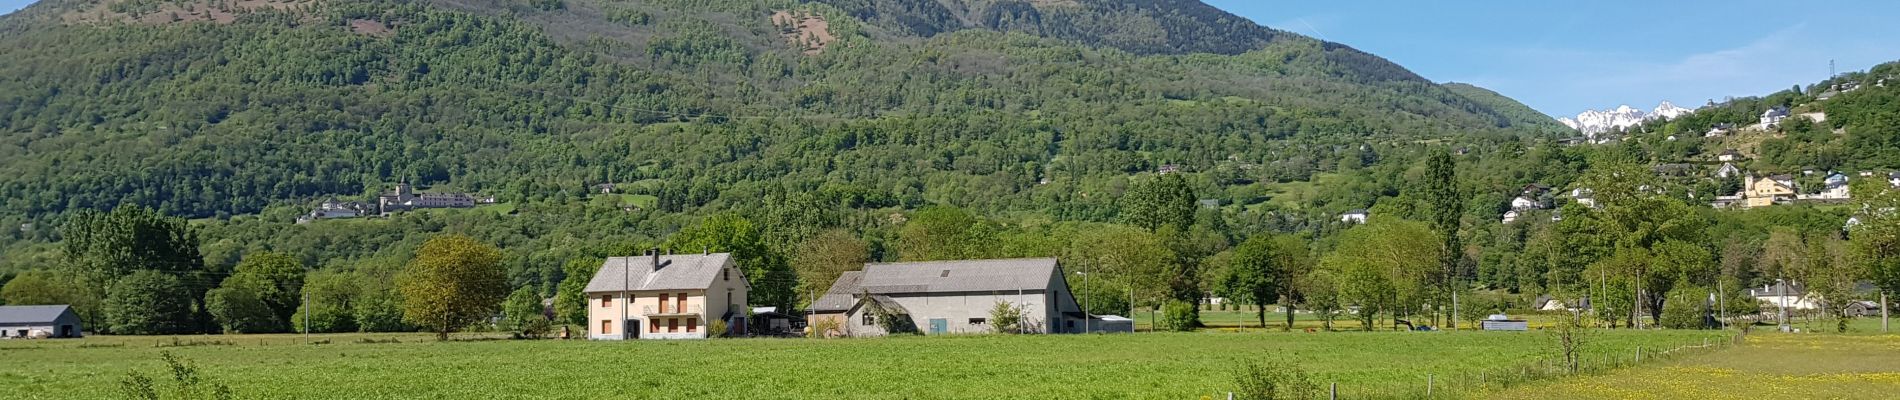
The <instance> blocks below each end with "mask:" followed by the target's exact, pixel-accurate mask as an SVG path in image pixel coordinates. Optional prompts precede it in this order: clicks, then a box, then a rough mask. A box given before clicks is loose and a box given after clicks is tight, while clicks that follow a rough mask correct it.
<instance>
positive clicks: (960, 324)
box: [812, 258, 1129, 336]
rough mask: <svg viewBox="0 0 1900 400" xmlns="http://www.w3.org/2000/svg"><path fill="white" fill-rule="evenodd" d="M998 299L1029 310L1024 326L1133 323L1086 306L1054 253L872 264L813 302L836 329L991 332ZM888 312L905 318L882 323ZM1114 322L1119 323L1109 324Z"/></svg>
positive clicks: (1052, 328) (832, 331) (818, 323)
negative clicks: (890, 327)
mask: <svg viewBox="0 0 1900 400" xmlns="http://www.w3.org/2000/svg"><path fill="white" fill-rule="evenodd" d="M999 303H1008V304H1010V305H1011V306H1014V307H1019V308H1021V309H1022V310H1023V315H1022V320H1023V323H1022V325H1023V326H1022V327H1020V329H1023V331H1025V332H1035V333H1081V332H1084V330H1087V331H1090V332H1104V331H1110V330H1113V331H1121V332H1125V331H1128V330H1129V329H1128V328H1129V326H1128V325H1126V324H1119V323H1114V322H1118V321H1108V320H1105V319H1104V318H1105V317H1101V316H1087V315H1085V314H1083V313H1082V309H1081V307H1080V306H1079V305H1078V304H1077V303H1076V301H1075V297H1074V295H1073V294H1072V293H1071V292H1070V290H1069V284H1068V280H1067V279H1064V278H1063V274H1062V267H1061V266H1059V265H1058V263H1057V262H1056V259H1053V258H1026V259H1007V260H960V261H925V262H908V263H892V264H869V265H865V266H864V270H863V271H853V272H846V273H844V275H841V276H839V277H838V280H837V282H835V283H833V284H832V286H831V290H829V291H827V292H825V295H824V296H823V297H821V298H819V299H818V301H817V302H816V303H815V304H813V306H812V313H813V317H812V326H814V327H825V328H824V329H827V330H828V331H827V332H820V333H821V334H824V335H831V336H882V335H886V334H888V333H889V332H886V331H885V327H884V325H893V326H894V327H908V328H914V329H915V330H916V331H918V332H921V333H925V334H930V335H941V334H954V333H988V332H992V331H993V330H994V329H995V328H993V327H992V326H991V325H990V323H989V322H990V321H989V319H990V318H991V316H990V311H991V310H993V309H995V308H996V306H997V304H999ZM877 311H882V313H881V314H882V315H884V316H888V317H892V318H902V319H903V320H901V321H895V322H896V323H895V324H890V323H888V322H887V323H885V324H880V323H879V321H878V318H881V317H880V315H879V314H880V313H879V312H877ZM1108 324H1112V328H1113V329H1111V328H1105V325H1108Z"/></svg>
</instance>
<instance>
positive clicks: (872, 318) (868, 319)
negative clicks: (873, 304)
mask: <svg viewBox="0 0 1900 400" xmlns="http://www.w3.org/2000/svg"><path fill="white" fill-rule="evenodd" d="M871 325H877V315H873V314H871V313H864V326H871Z"/></svg>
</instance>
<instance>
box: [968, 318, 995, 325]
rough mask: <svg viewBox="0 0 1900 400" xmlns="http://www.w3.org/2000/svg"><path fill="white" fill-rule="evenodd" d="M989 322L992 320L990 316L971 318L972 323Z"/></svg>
mask: <svg viewBox="0 0 1900 400" xmlns="http://www.w3.org/2000/svg"><path fill="white" fill-rule="evenodd" d="M989 322H990V320H989V318H971V319H970V325H982V324H986V323H989Z"/></svg>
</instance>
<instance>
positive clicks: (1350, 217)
mask: <svg viewBox="0 0 1900 400" xmlns="http://www.w3.org/2000/svg"><path fill="white" fill-rule="evenodd" d="M1371 215H1372V213H1371V212H1369V211H1366V209H1364V208H1361V209H1356V210H1352V211H1347V212H1346V213H1345V214H1339V222H1344V223H1348V224H1363V223H1366V217H1369V216H1371Z"/></svg>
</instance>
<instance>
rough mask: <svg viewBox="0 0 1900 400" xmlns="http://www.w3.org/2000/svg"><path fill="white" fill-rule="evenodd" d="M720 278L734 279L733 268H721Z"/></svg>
mask: <svg viewBox="0 0 1900 400" xmlns="http://www.w3.org/2000/svg"><path fill="white" fill-rule="evenodd" d="M719 279H722V280H728V281H729V280H732V268H726V269H722V270H719Z"/></svg>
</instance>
